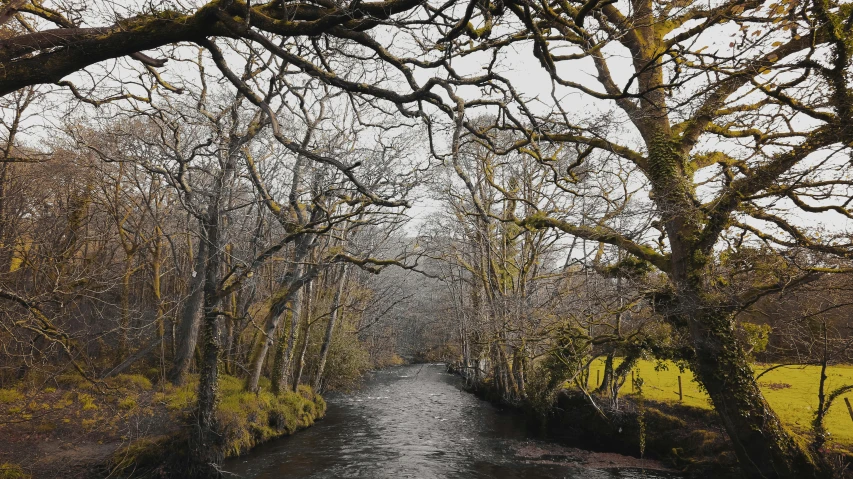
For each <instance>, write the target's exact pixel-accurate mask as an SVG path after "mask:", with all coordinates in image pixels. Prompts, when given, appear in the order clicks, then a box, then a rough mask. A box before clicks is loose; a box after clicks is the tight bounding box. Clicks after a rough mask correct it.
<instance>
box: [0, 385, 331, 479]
mask: <svg viewBox="0 0 853 479" xmlns="http://www.w3.org/2000/svg"><path fill="white" fill-rule="evenodd" d="M196 389H197V380H196V379H195V378H194V377H190V378H189V379H188V381H187V382H186V383H185V384H184V385H183V386H180V387H175V386H172V385H171V384H168V383H159V384H156V385H154V384H152V381H151V380H150V379H149V378H147V377H146V376H144V375H120V376H116V377H115V378H111V379H108V380H107V381H105V382H103V383H92V382H89V381H87V380H85V379H84V378H81V377H79V376H76V375H65V376H58V377H56V378H53V379H52V380H49V381H45V382H44V383H43V384H40V385H39V386H36V385H34V384H28V385H22V386H20V387H18V388H14V389H2V390H0V415H2V417H4V418H6V420H5V422H3V423H0V479H7V477H8V478H15V479H19V478H21V479H22V478H27V477H32V478H34V479H39V478H54V477H62V478H69V479H78V478H79V479H88V478H95V477H107V476H109V477H111V478H122V477H134V478H143V477H170V476H172V477H180V473H179V469H180V465H181V463H182V462H183V454H184V451H185V450H186V438H187V437H188V430H189V426H188V424H191V414H192V406H193V404H194V403H195V396H196V395H195V391H196ZM269 390H270V388H269V385H268V384H262V385H261V392H259V393H257V394H255V393H248V392H245V391H244V390H243V382H242V381H241V380H240V379H238V378H235V377H231V376H223V377H222V378H221V383H220V398H221V399H220V402H219V405H218V408H217V420H218V422H219V425H220V427H221V431H222V441H221V442H220V444H218V445H217V446H216V447H217V449H218V452H217V454H219V455H220V456H221V457H222V458H227V457H234V456H238V455H240V454H243V453H245V452H246V451H248V450H250V449H251V448H253V447H255V446H256V445H258V444H260V443H263V442H266V441H269V440H271V439H274V438H278V437H281V436H285V435H289V434H292V433H294V432H296V431H298V430H300V429H303V428H306V427H308V426H311V425H312V424H313V423H314V421H315V420H317V419H319V418H321V417H323V415H324V414H325V411H326V403H325V401H324V400H323V398H322V397H321V396H320V395H319V394H315V393H314V392H313V391H312V390H311V389H310V388H309V387H307V386H300V387H299V390H298V391H297V392H287V393H284V394H282V395H281V396H275V395H273V394H272V393H270V392H268V391H269Z"/></svg>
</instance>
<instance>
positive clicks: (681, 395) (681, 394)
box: [678, 376, 684, 401]
mask: <svg viewBox="0 0 853 479" xmlns="http://www.w3.org/2000/svg"><path fill="white" fill-rule="evenodd" d="M678 400H679V401H684V392H683V391H682V390H681V376H678Z"/></svg>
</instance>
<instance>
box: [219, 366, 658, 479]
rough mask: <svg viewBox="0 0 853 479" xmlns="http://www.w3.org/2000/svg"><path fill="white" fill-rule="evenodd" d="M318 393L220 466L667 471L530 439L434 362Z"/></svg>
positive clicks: (370, 473) (354, 471)
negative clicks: (312, 420)
mask: <svg viewBox="0 0 853 479" xmlns="http://www.w3.org/2000/svg"><path fill="white" fill-rule="evenodd" d="M327 401H328V403H329V408H328V412H327V415H326V417H325V418H324V419H323V420H321V421H318V422H317V423H316V424H315V425H314V426H313V427H311V428H309V429H307V430H305V431H302V432H299V433H297V434H295V435H294V436H291V437H287V438H283V439H280V440H276V441H273V442H270V443H267V444H265V445H262V446H260V447H258V448H256V449H254V450H253V451H252V452H251V453H249V454H248V455H246V456H243V457H240V458H237V459H234V460H231V461H229V462H227V463H226V464H225V469H226V470H227V471H228V472H231V473H234V474H237V475H238V476H240V477H244V478H247V479H248V478H255V479H262V478H264V479H266V478H288V479H291V478H300V479H301V478H364V479H385V478H387V479H391V478H394V479H397V478H417V479H433V478H436V479H437V478H460V479H467V478H484V479H485V478H489V479H492V478H494V479H514V478H518V479H522V478H523V479H552V478H572V479H581V478H583V479H587V478H589V479H598V478H637V479H654V478H664V477H667V478H669V477H675V476H672V475H670V474H666V473H664V472H660V471H648V470H641V469H625V468H622V469H619V468H611V467H606V465H607V464H612V465H614V466H617V465H618V464H620V461H619V456H616V455H605V457H607V458H610V459H611V460H610V461H604V462H605V465H604V466H601V465H598V466H593V467H591V466H589V465H588V464H589V461H588V460H583V459H582V455H578V454H576V453H572V452H571V451H573V450H572V449H571V448H561V447H560V446H557V445H554V444H551V443H548V442H545V441H541V440H538V439H534V437H535V435H534V434H533V432H532V431H531V430H529V428H528V426H527V424H526V423H525V421H524V420H523V418H521V417H520V416H518V415H516V414H511V413H503V412H501V411H499V410H497V409H496V408H495V407H493V406H492V405H491V404H489V403H487V402H485V401H482V400H480V399H478V398H476V397H475V396H473V395H472V394H469V393H467V392H465V391H464V390H462V389H461V381H460V379H459V378H458V377H456V376H454V375H451V374H448V373H447V372H445V370H444V366H442V365H439V364H433V365H412V366H400V367H396V368H390V369H386V370H383V371H378V372H375V373H373V374H372V375H371V377H370V378H369V379H368V380H367V381H366V383H365V385H364V387H363V388H362V389H361V390H359V391H358V392H356V393H352V394H337V395H330V396H329V397H327ZM555 451H556V452H555ZM566 451H569V452H566ZM574 451H577V450H574ZM581 452H583V451H581ZM614 458H615V459H616V460H615V461H614V460H612V459H614ZM587 459H588V458H587ZM596 462H597V463H601V462H602V461H601V460H598V461H596ZM634 462H636V460H634Z"/></svg>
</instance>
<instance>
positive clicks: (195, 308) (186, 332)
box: [169, 237, 208, 385]
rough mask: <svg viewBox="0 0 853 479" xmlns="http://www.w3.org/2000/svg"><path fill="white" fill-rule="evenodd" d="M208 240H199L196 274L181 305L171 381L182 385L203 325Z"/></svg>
mask: <svg viewBox="0 0 853 479" xmlns="http://www.w3.org/2000/svg"><path fill="white" fill-rule="evenodd" d="M207 250H208V247H207V241H206V238H204V237H202V238H201V240H200V241H199V247H198V254H197V255H196V257H195V265H194V269H195V271H194V274H195V276H193V277H191V278H190V285H189V295H188V297H187V298H186V300H185V301H184V304H183V305H182V306H181V316H180V321H179V323H178V331H177V332H176V334H175V335H176V336H177V337H176V338H175V339H176V340H177V343H178V347H177V349H176V351H175V364H174V365H173V366H172V370H171V371H169V381H170V382H171V383H172V384H175V385H181V384H183V383H184V380H185V379H186V375H187V372H188V371H189V370H190V364H191V363H192V359H193V355H194V354H195V347H196V344H197V343H198V331H199V327H200V325H201V314H200V312H201V309H202V302H203V300H204V288H203V284H204V277H205V276H206V275H207V272H206V264H205V259H206V257H207Z"/></svg>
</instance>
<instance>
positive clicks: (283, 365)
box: [270, 287, 305, 394]
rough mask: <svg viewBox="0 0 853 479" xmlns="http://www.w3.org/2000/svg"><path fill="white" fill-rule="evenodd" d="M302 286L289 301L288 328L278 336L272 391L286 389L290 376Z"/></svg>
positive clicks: (301, 299) (277, 391)
mask: <svg viewBox="0 0 853 479" xmlns="http://www.w3.org/2000/svg"><path fill="white" fill-rule="evenodd" d="M303 290H304V287H303V288H299V289H298V290H297V293H296V295H294V296H293V299H292V300H291V301H290V328H289V329H290V330H289V331H288V333H287V334H282V335H281V337H280V338H279V343H278V348H276V356H275V360H274V361H273V368H272V375H271V376H270V377H271V379H272V391H273V393H275V394H279V393H281V392H282V391H287V389H288V385H289V382H290V381H289V378H290V363H291V358H292V356H293V346H294V344H293V343H294V342H295V340H296V328H297V327H298V325H299V318H300V316H301V314H302V301H303V296H304V295H305V292H304V291H303Z"/></svg>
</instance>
